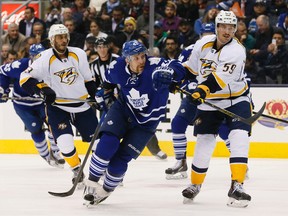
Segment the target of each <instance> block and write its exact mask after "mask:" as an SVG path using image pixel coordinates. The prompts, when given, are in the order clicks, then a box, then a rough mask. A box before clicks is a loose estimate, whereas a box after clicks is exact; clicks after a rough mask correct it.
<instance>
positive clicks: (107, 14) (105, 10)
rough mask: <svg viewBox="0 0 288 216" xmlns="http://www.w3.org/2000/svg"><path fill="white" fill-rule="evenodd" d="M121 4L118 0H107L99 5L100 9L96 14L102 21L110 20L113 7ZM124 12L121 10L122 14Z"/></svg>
mask: <svg viewBox="0 0 288 216" xmlns="http://www.w3.org/2000/svg"><path fill="white" fill-rule="evenodd" d="M120 5H121V2H120V0H107V1H105V2H104V3H103V4H102V5H101V9H100V11H99V13H98V16H99V17H100V18H101V19H102V20H103V21H104V22H106V21H108V20H111V18H112V12H113V9H114V8H115V7H119V6H120ZM124 13H125V12H124V11H123V14H124Z"/></svg>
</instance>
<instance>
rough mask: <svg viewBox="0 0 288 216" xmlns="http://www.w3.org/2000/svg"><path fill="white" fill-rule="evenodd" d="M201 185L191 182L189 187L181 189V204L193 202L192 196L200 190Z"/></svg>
mask: <svg viewBox="0 0 288 216" xmlns="http://www.w3.org/2000/svg"><path fill="white" fill-rule="evenodd" d="M200 189H201V185H196V184H191V185H190V186H189V187H187V188H186V189H184V190H183V191H182V195H183V197H184V200H183V204H191V203H193V200H194V198H195V197H196V196H197V194H198V193H199V192H200Z"/></svg>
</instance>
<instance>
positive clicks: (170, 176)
mask: <svg viewBox="0 0 288 216" xmlns="http://www.w3.org/2000/svg"><path fill="white" fill-rule="evenodd" d="M187 177H188V176H187V173H186V172H179V173H175V174H174V175H173V174H166V179H167V180H179V179H186V178H187Z"/></svg>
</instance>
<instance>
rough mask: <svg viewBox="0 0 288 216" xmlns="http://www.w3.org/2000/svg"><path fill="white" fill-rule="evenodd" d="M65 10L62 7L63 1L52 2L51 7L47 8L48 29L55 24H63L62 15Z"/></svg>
mask: <svg viewBox="0 0 288 216" xmlns="http://www.w3.org/2000/svg"><path fill="white" fill-rule="evenodd" d="M63 11H64V8H63V7H62V2H61V0H50V5H49V6H48V8H47V14H46V15H45V22H46V26H47V28H50V26H51V25H53V24H60V23H62V14H63Z"/></svg>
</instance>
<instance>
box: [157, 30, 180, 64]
mask: <svg viewBox="0 0 288 216" xmlns="http://www.w3.org/2000/svg"><path fill="white" fill-rule="evenodd" d="M180 54H181V49H180V48H179V44H178V40H177V38H176V37H175V36H173V35H169V36H168V37H167V38H166V41H165V49H164V51H163V53H162V55H161V56H162V57H163V58H165V59H169V60H172V59H178V57H179V55H180Z"/></svg>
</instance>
